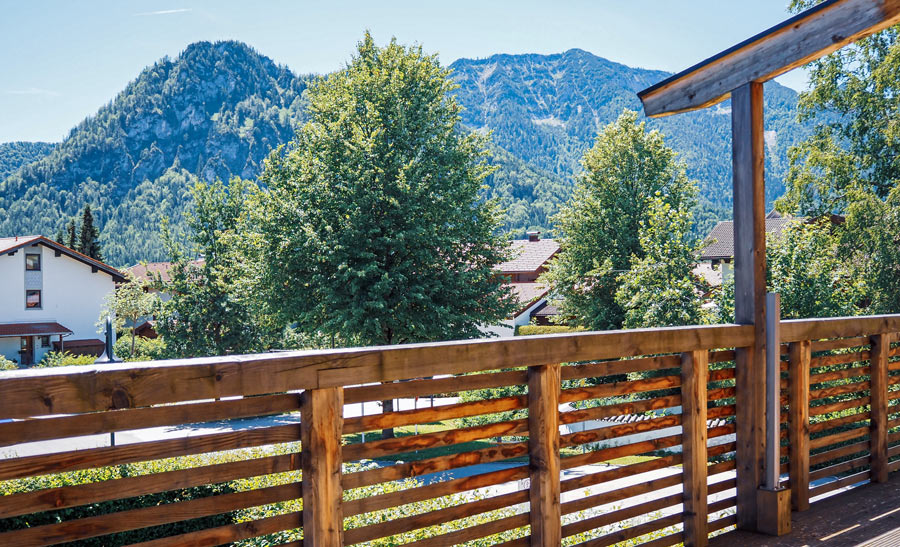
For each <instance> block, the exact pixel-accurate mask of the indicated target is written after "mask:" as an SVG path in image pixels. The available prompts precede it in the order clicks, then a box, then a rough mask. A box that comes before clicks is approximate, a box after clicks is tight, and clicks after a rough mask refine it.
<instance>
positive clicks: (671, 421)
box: [559, 414, 681, 448]
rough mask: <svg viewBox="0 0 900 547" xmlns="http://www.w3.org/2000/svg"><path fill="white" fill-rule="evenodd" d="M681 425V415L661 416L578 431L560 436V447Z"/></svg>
mask: <svg viewBox="0 0 900 547" xmlns="http://www.w3.org/2000/svg"><path fill="white" fill-rule="evenodd" d="M679 425H681V415H680V414H671V415H669V416H660V417H658V418H651V419H649V420H641V421H638V422H631V423H627V424H619V425H613V426H609V427H600V428H597V429H587V430H585V431H576V432H574V433H567V434H565V435H560V437H559V446H560V448H565V447H569V446H577V445H580V444H587V443H594V442H599V441H604V440H608V439H616V438H621V437H625V436H628V435H634V434H637V433H643V432H646V431H656V430H659V429H665V428H669V427H677V426H679Z"/></svg>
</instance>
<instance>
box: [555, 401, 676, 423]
mask: <svg viewBox="0 0 900 547" xmlns="http://www.w3.org/2000/svg"><path fill="white" fill-rule="evenodd" d="M680 405H681V395H669V396H668V397H654V398H653V399H643V400H640V401H630V402H627V403H616V404H612V405H600V406H593V407H589V408H582V409H578V410H567V411H565V412H560V413H559V422H560V423H562V424H572V423H578V422H584V421H588V420H601V419H603V418H611V417H613V416H622V415H626V414H641V413H643V412H648V411H651V410H662V409H666V408H673V407H676V406H680Z"/></svg>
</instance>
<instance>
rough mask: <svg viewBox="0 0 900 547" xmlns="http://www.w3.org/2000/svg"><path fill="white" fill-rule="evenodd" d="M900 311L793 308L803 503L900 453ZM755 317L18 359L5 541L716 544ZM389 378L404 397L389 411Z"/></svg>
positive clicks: (797, 485)
mask: <svg viewBox="0 0 900 547" xmlns="http://www.w3.org/2000/svg"><path fill="white" fill-rule="evenodd" d="M896 332H900V316H880V317H863V318H859V317H853V318H841V319H827V320H804V321H785V322H783V323H781V337H782V342H783V343H784V346H783V348H782V354H783V359H784V360H783V362H782V405H783V407H784V409H783V412H782V416H783V417H784V419H783V423H782V426H783V427H782V443H783V447H782V456H783V459H782V471H783V473H785V474H784V475H783V476H782V481H783V483H784V484H785V485H786V486H789V487H790V488H791V492H792V501H793V506H794V508H795V509H796V510H802V509H804V508H806V507H807V506H808V505H809V502H810V500H811V499H812V500H813V501H815V498H816V496H820V495H822V494H825V493H828V492H831V491H833V490H835V489H838V488H841V487H843V486H848V485H851V484H855V483H858V482H860V481H862V480H865V479H869V480H873V481H883V480H886V479H887V474H888V472H889V471H894V470H896V469H897V468H898V466H900V433H898V432H897V431H898V429H900V388H898V386H900V361H898V360H897V357H898V356H900V348H897V347H896V344H895V343H892V342H894V341H895V340H896V337H895V336H894V335H893V333H896ZM753 336H754V332H753V327H752V326H739V325H720V326H703V327H679V328H666V329H647V330H632V331H614V332H601V333H577V334H565V335H548V336H535V337H525V338H516V339H504V340H488V341H469V342H448V343H438V344H422V345H411V346H399V347H389V348H362V349H349V350H333V351H312V352H289V353H275V354H265V355H247V356H236V357H220V358H210V359H190V360H183V361H168V362H152V363H127V364H118V365H104V366H91V367H73V368H65V369H42V370H29V371H15V372H7V373H0V452H3V453H4V454H6V457H4V458H2V459H0V481H2V482H0V493H2V494H3V495H2V496H0V545H47V544H56V543H70V542H84V543H82V544H96V545H124V544H140V545H153V546H160V545H185V544H189V545H220V544H232V543H233V544H237V545H279V544H281V545H301V544H303V543H305V544H306V545H323V546H336V545H356V544H365V545H382V544H384V545H388V544H401V543H408V542H414V543H415V544H416V545H418V546H444V545H455V544H464V543H466V542H470V541H476V540H479V541H481V543H479V544H484V545H486V544H503V545H507V546H510V545H529V544H530V545H545V546H546V545H559V544H560V543H561V542H562V543H564V544H584V545H591V546H593V545H611V544H616V543H618V542H623V541H628V540H632V541H633V542H634V543H641V542H643V544H646V545H673V544H677V543H681V542H684V543H685V544H688V545H703V544H704V543H705V541H706V538H707V536H708V534H711V533H714V532H719V531H722V530H725V529H727V528H729V527H730V526H732V525H734V524H735V523H736V522H737V519H736V515H735V506H736V503H737V495H736V494H735V489H736V487H737V486H738V483H739V482H740V481H741V480H742V478H743V477H742V474H741V473H740V470H739V469H736V468H737V467H738V466H736V464H735V453H736V450H737V445H738V442H740V440H741V439H736V438H735V433H736V426H735V414H736V413H735V404H736V401H737V398H736V395H737V391H738V390H739V389H740V386H736V384H735V376H736V374H735V368H734V360H735V349H736V348H745V347H748V346H749V345H751V344H752V342H753ZM432 397H435V399H434V401H435V402H434V404H433V406H432V404H431V401H432V399H431V398H432ZM386 399H396V400H401V401H406V402H407V403H408V406H409V408H405V407H403V406H402V405H401V407H400V408H399V409H397V410H394V411H392V412H381V410H380V409H379V410H378V411H377V412H373V410H372V409H373V408H374V405H375V404H376V403H374V402H377V401H382V400H386ZM416 399H418V401H419V404H418V405H416V406H415V408H412V406H411V403H410V402H411V401H415V400H416ZM426 400H427V401H429V403H428V404H424V402H425V401H426ZM366 404H368V407H366V406H365V405H366ZM361 408H366V411H365V412H361V411H360V409H361ZM4 420H5V421H4ZM387 428H394V429H395V431H396V438H381V436H380V431H381V430H382V429H387ZM561 430H562V432H561ZM113 440H114V441H115V442H111V441H113ZM600 464H614V465H606V466H603V465H600ZM755 486H756V485H754V487H755ZM92 541H93V542H94V543H91V542H92Z"/></svg>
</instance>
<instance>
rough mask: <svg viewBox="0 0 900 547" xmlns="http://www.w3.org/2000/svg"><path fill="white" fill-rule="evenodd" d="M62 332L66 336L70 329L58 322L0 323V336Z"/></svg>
mask: <svg viewBox="0 0 900 547" xmlns="http://www.w3.org/2000/svg"><path fill="white" fill-rule="evenodd" d="M56 334H62V335H63V336H68V335H70V334H72V331H70V330H69V329H67V328H66V327H64V326H62V325H60V324H59V323H52V322H46V323H3V324H0V337H9V336H49V335H56Z"/></svg>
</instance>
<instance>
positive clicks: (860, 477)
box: [809, 469, 871, 498]
mask: <svg viewBox="0 0 900 547" xmlns="http://www.w3.org/2000/svg"><path fill="white" fill-rule="evenodd" d="M870 476H871V472H870V471H869V470H868V469H867V470H865V471H861V472H859V473H855V474H853V475H849V476H847V477H843V478H841V479H838V480H836V481H832V482H829V483H826V484H823V485H821V486H816V487H815V488H810V489H809V497H811V498H812V497H815V496H821V495H822V494H825V493H828V492H831V491H832V490H837V489H838V488H843V487H845V486H850V485H851V484H856V483H858V482H861V481H864V480H866V479H868V478H869V477H870Z"/></svg>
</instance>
